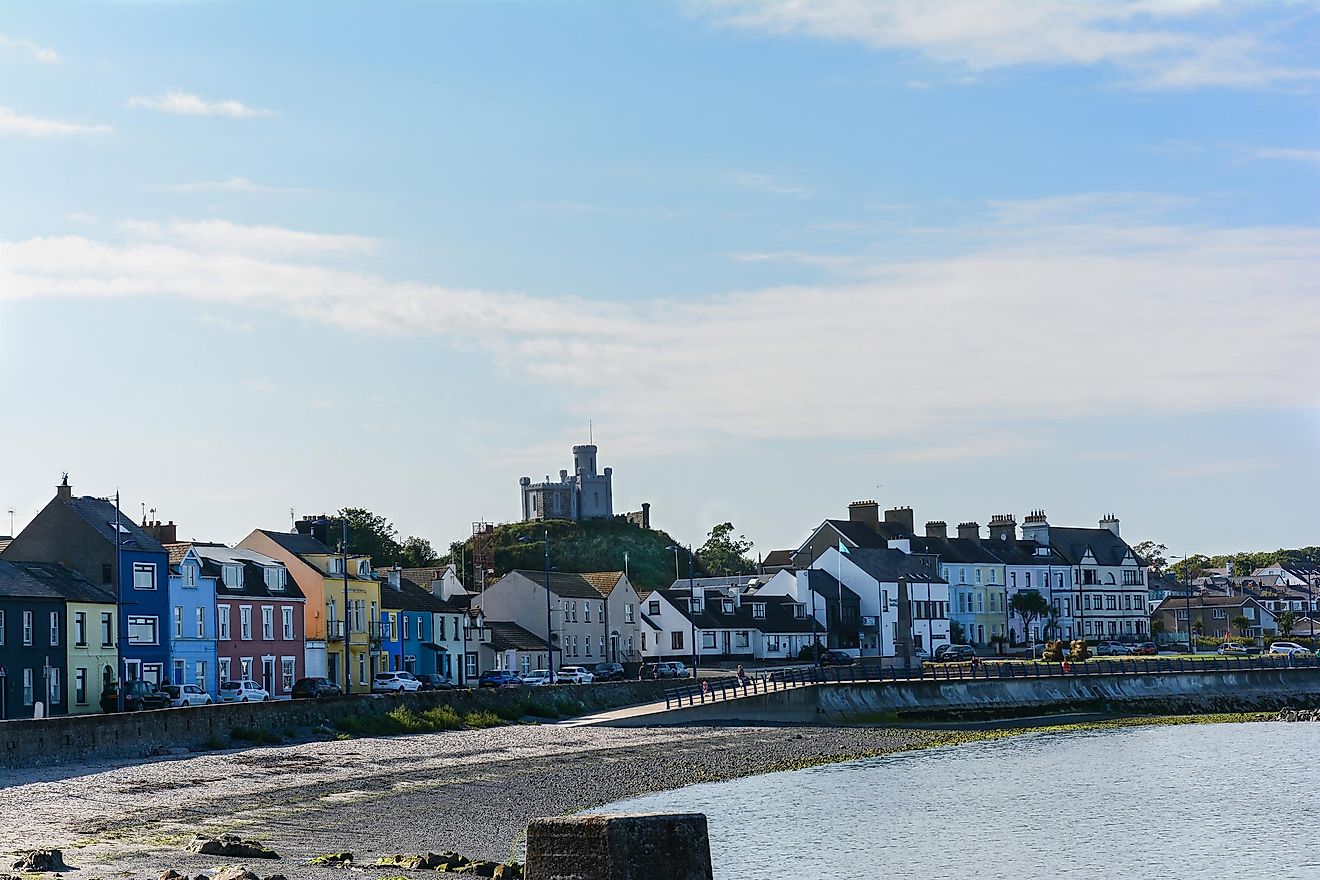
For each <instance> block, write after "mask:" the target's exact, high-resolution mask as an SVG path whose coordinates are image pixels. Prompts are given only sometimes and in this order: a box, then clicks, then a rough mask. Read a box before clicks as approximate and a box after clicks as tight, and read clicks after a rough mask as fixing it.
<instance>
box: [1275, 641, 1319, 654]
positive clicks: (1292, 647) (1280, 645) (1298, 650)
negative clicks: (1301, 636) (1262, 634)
mask: <svg viewBox="0 0 1320 880" xmlns="http://www.w3.org/2000/svg"><path fill="white" fill-rule="evenodd" d="M1270 653H1271V654H1310V653H1311V649H1310V648H1303V647H1302V646H1301V645H1299V644H1297V643H1296V642H1275V643H1274V644H1272V645H1270Z"/></svg>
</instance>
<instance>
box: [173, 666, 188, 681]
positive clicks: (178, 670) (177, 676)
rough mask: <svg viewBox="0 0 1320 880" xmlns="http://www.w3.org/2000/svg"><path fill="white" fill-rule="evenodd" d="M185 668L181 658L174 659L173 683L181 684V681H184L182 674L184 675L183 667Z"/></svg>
mask: <svg viewBox="0 0 1320 880" xmlns="http://www.w3.org/2000/svg"><path fill="white" fill-rule="evenodd" d="M185 668H186V667H185V666H184V663H183V661H182V660H175V661H174V683H175V684H183V683H184V680H183V675H184V669H185Z"/></svg>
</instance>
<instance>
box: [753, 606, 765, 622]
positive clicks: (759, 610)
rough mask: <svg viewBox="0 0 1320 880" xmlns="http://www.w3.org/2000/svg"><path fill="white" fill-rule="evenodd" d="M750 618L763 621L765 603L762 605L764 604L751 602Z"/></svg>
mask: <svg viewBox="0 0 1320 880" xmlns="http://www.w3.org/2000/svg"><path fill="white" fill-rule="evenodd" d="M752 617H754V618H755V619H757V620H765V603H764V602H753V603H752Z"/></svg>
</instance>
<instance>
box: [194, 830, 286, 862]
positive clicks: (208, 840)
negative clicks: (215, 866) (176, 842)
mask: <svg viewBox="0 0 1320 880" xmlns="http://www.w3.org/2000/svg"><path fill="white" fill-rule="evenodd" d="M187 849H188V851H189V852H195V853H201V854H202V855H204V856H224V857H225V858H230V859H278V858H279V857H280V855H279V853H277V852H275V850H273V849H271V848H270V847H268V846H266V845H265V844H264V843H261V842H260V841H257V840H244V839H243V838H241V837H239V836H238V835H237V834H221V835H220V836H219V837H202V836H198V837H194V838H193V839H192V842H191V843H189V844H188V846H187Z"/></svg>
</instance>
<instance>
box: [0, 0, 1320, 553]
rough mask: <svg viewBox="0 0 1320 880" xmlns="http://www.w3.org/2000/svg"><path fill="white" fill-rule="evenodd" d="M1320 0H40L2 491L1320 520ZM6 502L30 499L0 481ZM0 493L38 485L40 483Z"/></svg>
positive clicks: (4, 268)
mask: <svg viewBox="0 0 1320 880" xmlns="http://www.w3.org/2000/svg"><path fill="white" fill-rule="evenodd" d="M1318 43H1320V5H1317V4H1315V3H1303V2H1289V3H1263V2H1262V3H1252V2H1235V3H1227V2H1214V0H1132V2H1120V0H1115V2H1104V3H1100V2H1084V0H1077V2H1045V0H1020V2H1008V0H949V2H947V3H941V4H931V3H918V2H907V0H896V2H892V3H871V2H862V0H818V2H814V3H811V4H801V3H793V2H789V0H706V2H698V0H694V2H687V3H586V2H574V3H568V2H564V3H551V2H542V3H496V2H492V3H475V2H468V3H420V2H418V3H373V4H348V3H336V4H325V3H315V4H312V3H305V4H298V3H282V4H252V3H235V4H225V3H202V2H190V3H152V2H136V3H123V4H116V3H96V4H82V5H80V4H72V3H30V4H24V3H10V4H7V5H6V6H5V14H4V16H3V17H0V194H3V199H4V205H5V209H4V210H3V211H0V375H2V376H3V381H4V386H3V387H4V389H5V404H6V406H5V410H6V411H7V413H8V415H9V418H7V419H6V427H5V430H4V434H3V436H4V438H5V442H4V444H3V448H4V450H5V455H4V456H3V457H0V508H4V509H7V508H10V507H12V508H14V510H15V511H16V519H17V521H18V525H19V526H20V527H21V525H22V523H23V521H24V520H25V519H26V518H27V517H29V516H31V515H32V513H34V512H35V511H36V510H37V509H39V507H40V506H41V504H43V503H44V502H45V500H46V499H47V498H48V497H49V495H50V494H51V491H52V487H53V484H54V483H55V482H56V481H57V480H58V477H59V473H60V472H61V471H65V470H67V471H69V472H70V473H71V474H72V480H73V482H74V484H75V488H76V489H77V490H78V491H80V492H88V493H92V494H103V493H109V492H112V491H113V490H114V489H115V487H119V488H120V489H121V490H122V491H123V493H124V497H125V499H126V506H127V507H129V508H130V509H133V510H137V509H139V508H138V505H139V504H146V505H147V506H148V507H154V508H156V509H157V510H158V511H159V514H160V515H161V516H162V518H166V519H174V520H175V521H176V522H178V523H180V525H181V532H182V534H184V535H186V536H188V537H195V538H204V539H215V540H226V541H234V540H237V539H239V538H241V537H242V536H243V535H244V534H246V533H247V531H249V530H250V529H251V528H254V527H267V528H270V527H280V526H282V525H285V524H287V523H288V517H289V509H290V508H293V509H296V510H297V511H299V512H302V513H315V512H320V511H322V510H332V509H336V508H339V507H342V506H367V507H371V508H372V509H374V510H377V511H378V512H380V513H383V514H385V515H386V516H388V517H390V518H391V519H392V520H394V521H395V523H396V524H397V525H398V526H399V528H400V531H401V532H403V533H405V534H420V535H423V536H426V537H428V538H430V539H431V540H432V541H433V542H434V543H435V544H437V546H443V545H445V544H447V543H448V542H449V541H450V540H453V539H456V538H458V537H460V536H461V535H463V534H464V533H465V532H467V531H468V530H469V529H470V524H471V522H472V521H473V520H477V519H489V520H494V521H504V520H508V519H512V518H515V517H516V516H517V513H518V494H517V488H516V487H517V478H518V477H519V476H521V475H523V474H527V475H530V476H532V477H534V478H540V477H542V476H544V475H546V474H553V473H557V472H558V470H559V469H560V468H562V467H568V466H570V464H571V462H570V459H569V447H570V446H571V445H572V444H574V443H578V442H583V441H584V440H585V437H586V434H587V423H588V421H589V420H590V421H592V422H594V425H595V438H596V441H597V443H598V445H599V446H600V448H601V452H600V460H601V464H602V465H610V466H613V467H614V468H615V479H616V499H617V501H618V505H619V506H620V507H621V508H626V509H635V508H636V507H637V506H638V505H639V504H640V503H641V502H642V501H650V502H651V503H652V504H653V511H654V518H655V521H656V523H657V524H658V525H659V526H661V527H663V528H666V529H667V530H669V531H671V532H672V533H674V534H675V535H676V536H678V537H679V538H681V539H683V540H692V541H698V542H699V541H700V540H701V538H702V536H703V535H704V533H705V531H706V530H707V529H708V528H709V527H710V525H712V524H713V523H715V522H718V521H721V520H725V519H729V520H732V521H733V522H734V523H735V524H736V525H737V526H738V528H739V529H740V530H741V531H744V532H746V533H747V535H748V536H749V537H751V538H752V539H754V540H755V541H756V544H757V549H758V550H762V551H764V550H770V549H774V548H775V547H779V546H786V545H790V544H795V543H797V542H798V541H799V540H801V539H802V538H803V537H805V534H806V532H807V531H808V530H809V528H810V527H811V526H812V525H813V524H815V523H817V522H819V520H820V519H821V518H823V517H825V516H827V515H842V513H843V511H844V510H845V508H846V504H847V502H848V501H851V500H856V499H861V498H872V497H874V498H876V499H877V500H879V501H881V502H882V503H883V504H885V505H899V504H902V505H911V506H912V507H914V508H915V510H916V516H917V519H918V521H925V520H927V519H943V520H947V521H949V522H951V523H953V522H958V521H961V520H969V519H974V520H978V521H980V522H981V523H982V524H984V523H985V522H986V521H987V520H988V519H989V517H990V516H991V515H992V514H995V513H1005V512H1013V513H1016V514H1018V516H1019V518H1020V517H1021V516H1022V515H1023V514H1024V513H1025V512H1026V511H1028V510H1030V509H1032V508H1037V507H1041V508H1044V509H1045V510H1046V511H1047V512H1048V513H1049V514H1050V516H1051V519H1052V521H1055V522H1060V523H1068V524H1090V523H1094V522H1095V521H1096V520H1098V519H1099V517H1100V516H1102V515H1104V514H1105V513H1108V512H1111V511H1112V512H1114V513H1116V514H1117V515H1118V516H1119V517H1120V518H1121V519H1122V521H1123V531H1124V534H1125V536H1127V537H1129V538H1131V539H1133V540H1134V541H1135V540H1140V539H1142V538H1146V537H1153V538H1157V539H1159V540H1162V541H1164V542H1166V543H1168V544H1169V545H1170V548H1171V550H1172V552H1174V553H1180V552H1183V551H1187V552H1206V553H1211V552H1217V551H1226V550H1230V549H1247V548H1265V549H1272V548H1274V547H1277V546H1294V545H1299V544H1314V543H1316V542H1317V535H1316V533H1315V523H1316V519H1315V516H1314V512H1313V501H1312V499H1314V498H1315V497H1316V495H1317V490H1320V465H1317V461H1318V460H1320V459H1317V455H1316V453H1317V451H1320V418H1318V413H1320V353H1318V350H1317V342H1318V341H1320V280H1318V279H1320V273H1318V272H1317V271H1316V266H1317V258H1318V257H1320V234H1318V231H1317V217H1318V211H1317V209H1318V207H1320V114H1317V94H1318V92H1320V66H1317V65H1316V63H1315V61H1314V59H1315V58H1317V57H1320V52H1318V51H1317V50H1318V49H1320V45H1318ZM5 525H7V524H5ZM0 530H3V526H0Z"/></svg>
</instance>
